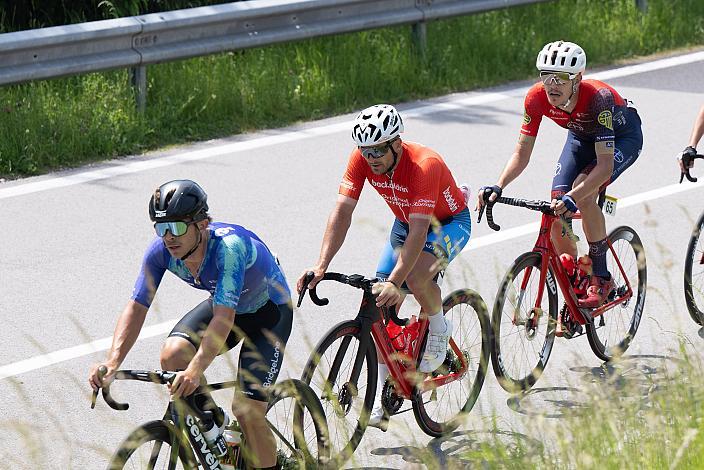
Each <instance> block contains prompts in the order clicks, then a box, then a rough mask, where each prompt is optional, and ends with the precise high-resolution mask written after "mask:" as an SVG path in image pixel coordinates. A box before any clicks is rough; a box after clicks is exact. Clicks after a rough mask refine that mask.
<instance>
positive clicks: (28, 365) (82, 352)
mask: <svg viewBox="0 0 704 470" xmlns="http://www.w3.org/2000/svg"><path fill="white" fill-rule="evenodd" d="M703 60H704V51H702V52H695V53H692V54H686V55H682V56H677V57H671V58H667V59H661V60H657V61H654V62H650V63H644V64H638V65H631V66H626V67H621V68H618V69H614V70H607V71H603V72H599V73H595V74H593V75H590V77H591V78H596V79H599V80H604V79H610V78H616V77H625V76H628V75H635V74H639V73H644V72H650V71H654V70H660V69H664V68H668V67H675V66H678V65H684V64H689V63H692V62H698V61H703ZM525 90H526V88H525V87H523V88H514V89H512V90H508V91H506V92H504V93H488V94H481V95H477V96H470V97H467V98H461V99H457V100H454V101H451V102H446V103H436V104H431V105H421V106H418V107H415V108H411V109H408V110H405V111H404V115H406V116H408V117H414V116H422V115H426V114H431V113H435V112H438V111H443V110H448V109H458V108H464V107H466V106H471V105H476V104H481V103H489V102H493V101H500V100H503V99H508V98H511V97H520V96H522V95H523V93H524V92H525ZM348 127H349V123H348V122H341V123H336V124H330V125H326V126H320V127H316V128H311V129H304V130H300V131H292V132H286V133H283V134H280V135H275V136H266V137H259V138H255V139H252V140H248V141H244V142H236V143H231V144H224V145H219V146H217V147H213V148H209V149H203V150H196V151H192V152H185V153H182V154H178V155H171V156H167V157H162V158H155V159H151V160H145V161H139V162H129V163H124V164H118V165H117V166H114V167H111V168H105V169H101V170H94V171H86V172H82V173H77V174H75V175H70V176H63V177H56V178H49V179H44V180H40V181H32V182H28V183H20V184H14V183H5V184H4V185H0V199H6V198H10V197H16V196H21V195H24V194H31V193H35V192H39V191H46V190H50V189H56V188H62V187H66V186H71V185H75V184H81V183H86V182H89V181H95V180H100V179H106V178H111V177H113V176H119V175H125V174H130V173H136V172H139V171H143V170H150V169H154V168H160V167H164V166H169V165H174V164H177V163H183V162H188V161H195V160H201V159H205V158H211V157H215V156H218V155H224V154H229V153H236V152H243V151H246V150H251V149H255V148H261V147H266V146H270V145H276V144H281V143H286V142H291V141H295V140H301V139H306V138H309V137H315V136H321V135H328V134H332V133H335V132H340V131H344V130H345V129H347V128H348ZM703 180H704V179H703ZM2 186H5V187H2ZM702 186H704V184H703V183H702V182H699V183H696V184H692V183H690V184H681V185H679V184H672V185H669V186H664V187H661V188H658V189H654V190H651V191H646V192H643V193H640V194H635V195H633V196H628V197H624V198H622V199H621V200H620V201H619V207H620V208H624V207H630V206H634V205H636V204H640V203H643V202H646V201H650V200H653V199H660V198H663V197H667V196H671V195H673V194H678V193H681V192H685V191H691V190H693V189H697V188H701V187H702ZM538 226H539V224H538V223H530V224H525V225H522V226H520V227H514V228H511V229H507V230H503V231H501V232H498V233H494V234H489V235H485V236H482V237H479V238H476V239H472V240H471V241H470V243H469V245H468V246H467V248H466V249H465V250H463V254H464V253H466V252H468V251H473V250H477V249H479V248H483V247H486V246H490V245H494V244H496V243H501V242H504V241H507V240H511V239H513V238H518V237H522V236H525V235H529V234H534V233H535V232H536V231H537V229H538ZM176 321H177V320H175V319H174V320H169V321H167V322H163V323H159V324H157V325H152V326H149V327H145V328H143V329H142V331H141V333H140V335H139V339H147V338H152V337H154V336H158V335H163V334H165V333H167V332H169V331H171V329H172V328H173V326H174V325H175V324H176ZM111 344H112V337H108V338H102V339H98V340H95V341H91V342H90V343H85V344H81V345H77V346H72V347H70V348H65V349H60V350H58V351H54V352H51V353H47V354H42V355H40V356H35V357H31V358H28V359H24V360H21V361H18V362H13V363H11V364H7V365H4V366H0V380H2V379H5V378H8V377H14V376H17V375H19V374H22V373H25V372H30V371H33V370H36V369H40V368H42V367H47V366H51V365H53V364H57V363H59V362H64V361H68V360H70V359H75V358H77V357H83V356H87V355H89V354H94V353H96V352H101V351H104V350H107V349H109V348H110V345H111Z"/></svg>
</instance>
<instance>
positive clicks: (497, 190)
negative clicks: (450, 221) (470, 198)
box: [474, 184, 502, 211]
mask: <svg viewBox="0 0 704 470" xmlns="http://www.w3.org/2000/svg"><path fill="white" fill-rule="evenodd" d="M501 191H502V188H501V186H499V185H496V184H495V185H493V186H482V187H481V188H479V192H478V193H477V205H476V206H475V208H474V210H475V211H478V210H479V209H481V208H482V206H483V205H484V204H486V203H487V202H494V201H496V199H497V198H499V197H501Z"/></svg>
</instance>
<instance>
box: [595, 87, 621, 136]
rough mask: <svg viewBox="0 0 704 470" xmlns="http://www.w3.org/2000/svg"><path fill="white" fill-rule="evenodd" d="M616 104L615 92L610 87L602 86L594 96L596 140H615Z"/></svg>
mask: <svg viewBox="0 0 704 470" xmlns="http://www.w3.org/2000/svg"><path fill="white" fill-rule="evenodd" d="M615 104H616V100H615V99H614V95H613V93H611V90H609V89H608V88H600V89H599V90H598V91H597V92H596V93H594V97H593V98H592V103H591V107H592V113H593V115H594V116H596V120H597V124H596V125H595V135H594V140H595V141H596V142H606V141H609V140H615V139H616V134H615V132H614V123H613V110H614V106H615Z"/></svg>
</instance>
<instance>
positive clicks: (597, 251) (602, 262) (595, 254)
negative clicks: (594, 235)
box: [589, 238, 611, 279]
mask: <svg viewBox="0 0 704 470" xmlns="http://www.w3.org/2000/svg"><path fill="white" fill-rule="evenodd" d="M608 250H609V245H608V243H606V238H604V239H603V240H599V241H598V242H589V257H590V258H591V259H592V272H593V274H594V275H595V276H599V277H603V278H606V279H610V278H611V274H609V270H608V269H607V268H606V252H607V251H608Z"/></svg>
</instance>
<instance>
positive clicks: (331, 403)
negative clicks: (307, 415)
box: [300, 320, 378, 466]
mask: <svg viewBox="0 0 704 470" xmlns="http://www.w3.org/2000/svg"><path fill="white" fill-rule="evenodd" d="M360 337H361V332H360V325H359V322H357V321H354V320H350V321H344V322H342V323H338V324H337V325H336V326H334V327H333V328H332V330H330V331H329V332H328V334H327V335H326V336H325V337H324V338H323V339H322V340H321V341H320V343H318V345H317V346H316V347H315V350H314V351H313V353H312V354H311V356H310V358H309V359H308V363H307V364H306V366H305V368H304V369H303V375H302V376H301V380H302V381H303V382H305V383H306V384H308V385H310V387H311V388H312V389H313V392H314V393H315V395H316V396H317V397H320V401H321V403H322V406H323V409H324V410H325V416H326V417H327V421H328V427H329V428H330V454H331V455H330V461H331V462H333V463H336V464H337V465H339V466H341V465H342V463H344V462H345V461H346V460H347V459H349V458H350V457H351V456H352V454H353V453H354V450H355V449H356V448H357V446H358V445H359V441H361V439H362V436H363V435H364V431H365V429H366V427H367V423H368V422H369V415H370V413H371V409H372V406H373V405H374V394H375V392H376V386H377V375H378V366H377V356H376V349H375V348H374V342H373V340H372V338H371V335H369V333H367V338H366V344H367V348H366V351H361V350H360V339H361V338H360ZM358 354H362V355H363V361H362V368H361V371H360V375H359V379H358V380H357V383H356V387H355V385H354V384H352V382H351V380H350V377H351V374H352V369H353V366H354V363H355V359H356V358H357V355H358ZM300 425H301V426H302V424H300Z"/></svg>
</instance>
